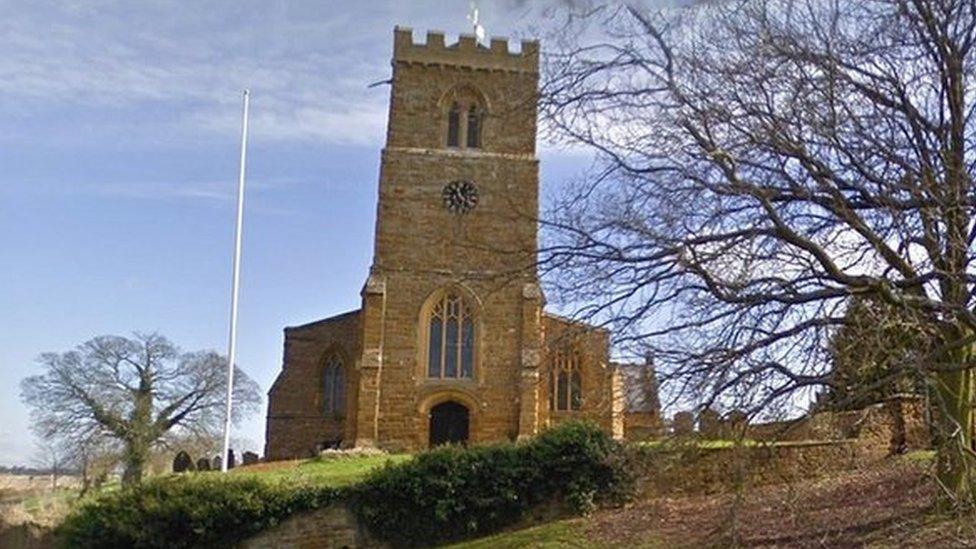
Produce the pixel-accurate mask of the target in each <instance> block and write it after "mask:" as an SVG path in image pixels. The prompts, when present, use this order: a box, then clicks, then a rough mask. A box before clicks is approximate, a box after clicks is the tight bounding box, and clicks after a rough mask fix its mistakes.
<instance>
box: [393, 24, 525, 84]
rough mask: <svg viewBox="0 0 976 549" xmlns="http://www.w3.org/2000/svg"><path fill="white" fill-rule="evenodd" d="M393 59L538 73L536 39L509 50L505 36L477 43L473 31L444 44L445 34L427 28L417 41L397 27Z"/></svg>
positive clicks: (409, 33)
mask: <svg viewBox="0 0 976 549" xmlns="http://www.w3.org/2000/svg"><path fill="white" fill-rule="evenodd" d="M393 33H394V40H393V62H394V63H397V62H402V63H423V64H427V65H461V66H465V67H470V68H473V69H485V70H500V71H516V72H532V73H537V72H539V42H538V41H535V40H522V42H521V51H519V52H512V51H510V50H509V48H508V39H507V38H501V37H492V38H491V41H490V46H484V45H482V44H480V43H478V41H477V39H476V38H475V36H474V35H473V34H462V35H460V37H459V39H458V41H457V42H456V43H454V44H450V45H448V44H446V43H445V40H444V33H443V32H439V31H428V32H427V40H426V42H423V43H417V42H414V40H413V30H412V29H410V28H409V27H396V29H394V31H393Z"/></svg>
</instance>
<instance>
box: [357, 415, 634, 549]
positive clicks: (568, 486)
mask: <svg viewBox="0 0 976 549" xmlns="http://www.w3.org/2000/svg"><path fill="white" fill-rule="evenodd" d="M619 450H620V448H619V445H618V444H617V443H615V442H614V441H613V440H611V439H610V438H609V437H608V436H607V435H606V434H605V433H604V432H603V431H601V430H600V429H599V428H597V427H596V426H593V425H591V424H586V423H569V424H564V425H562V426H560V427H558V428H555V429H551V430H549V431H547V432H545V433H543V434H542V435H540V436H539V437H536V438H535V439H533V440H531V441H528V442H525V443H517V444H500V445H495V446H483V447H474V448H470V449H463V448H458V447H446V448H439V449H435V450H432V451H429V452H426V453H423V454H420V455H419V456H417V458H416V459H414V460H411V461H409V462H405V463H402V464H397V465H388V466H386V467H385V468H383V469H379V470H377V471H374V472H373V473H372V474H370V475H369V476H368V477H367V478H366V480H365V481H364V482H362V483H361V484H359V485H357V486H355V487H353V488H352V489H351V491H350V503H351V505H352V508H353V510H354V511H355V512H356V514H357V515H358V516H359V519H360V520H361V521H362V522H363V523H364V524H365V525H366V526H367V527H368V528H369V529H370V530H371V531H372V533H373V534H374V535H376V536H377V537H379V538H380V539H383V540H385V541H389V542H391V543H393V544H394V545H397V546H402V545H408V546H409V545H413V546H416V545H429V544H432V543H437V542H444V541H450V540H455V539H461V538H465V537H469V536H475V535H483V534H487V533H490V532H494V531H497V530H499V529H501V528H503V527H505V526H508V525H511V524H513V523H515V522H517V521H518V520H520V519H521V518H522V517H524V516H525V514H526V513H527V511H529V510H530V509H531V508H532V507H534V506H536V505H538V504H542V503H548V502H550V501H553V500H557V501H562V502H566V503H569V504H571V505H573V506H574V508H575V509H576V511H578V512H588V511H589V510H591V509H592V508H593V506H594V505H596V504H597V503H619V502H622V501H624V500H626V499H627V498H628V496H629V495H630V486H631V484H632V480H633V479H632V477H631V476H630V474H629V473H628V470H627V468H626V467H625V466H624V462H623V461H621V460H620V459H619V458H618V456H619V455H620V452H619Z"/></svg>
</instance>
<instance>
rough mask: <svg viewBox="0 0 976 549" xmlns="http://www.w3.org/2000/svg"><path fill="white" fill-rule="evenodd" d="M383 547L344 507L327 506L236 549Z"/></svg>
mask: <svg viewBox="0 0 976 549" xmlns="http://www.w3.org/2000/svg"><path fill="white" fill-rule="evenodd" d="M353 547H363V548H366V547H369V548H379V547H386V545H385V544H383V543H380V542H378V541H376V540H375V539H373V538H372V537H370V536H369V534H368V532H366V530H365V529H364V528H362V527H361V526H360V525H359V522H358V521H357V520H356V516H355V515H354V514H353V513H352V511H350V510H349V508H348V507H346V506H345V505H343V504H335V505H330V506H329V507H325V508H324V509H318V510H315V511H310V512H307V513H300V514H298V515H295V516H293V517H291V518H288V519H286V520H284V521H283V522H282V523H281V524H279V525H278V526H275V527H273V528H269V529H267V530H265V531H264V532H261V533H260V534H258V535H256V536H254V537H251V538H248V539H247V540H245V541H243V542H242V543H240V544H239V545H238V548H239V549H340V548H353Z"/></svg>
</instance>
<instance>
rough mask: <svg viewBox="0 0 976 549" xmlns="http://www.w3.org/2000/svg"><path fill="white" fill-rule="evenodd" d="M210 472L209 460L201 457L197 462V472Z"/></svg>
mask: <svg viewBox="0 0 976 549" xmlns="http://www.w3.org/2000/svg"><path fill="white" fill-rule="evenodd" d="M209 470H210V460H209V459H207V458H205V457H202V458H200V459H198V460H197V471H209Z"/></svg>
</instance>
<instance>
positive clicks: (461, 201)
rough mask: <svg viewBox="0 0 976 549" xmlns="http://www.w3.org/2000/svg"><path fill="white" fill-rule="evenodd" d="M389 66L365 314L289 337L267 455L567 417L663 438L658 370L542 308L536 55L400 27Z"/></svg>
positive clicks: (497, 435) (494, 432)
mask: <svg viewBox="0 0 976 549" xmlns="http://www.w3.org/2000/svg"><path fill="white" fill-rule="evenodd" d="M392 64H393V76H392V79H391V93H390V105H389V120H388V125H387V135H386V144H385V147H384V148H383V151H382V154H381V162H380V174H379V193H378V204H377V210H376V229H375V240H374V247H373V263H372V266H371V268H370V270H369V273H368V276H366V281H365V284H364V285H363V287H362V290H361V294H360V295H361V298H362V302H361V303H362V304H361V307H360V308H359V309H357V310H354V311H349V312H345V313H342V314H338V315H335V316H330V317H328V318H324V319H321V320H317V321H314V322H310V323H308V324H304V325H301V326H294V327H289V328H286V329H285V334H284V336H285V337H284V359H283V367H282V370H281V372H280V374H279V375H278V377H277V379H276V380H275V382H274V384H273V385H272V387H271V389H270V391H269V400H268V417H267V432H266V447H265V455H266V456H267V458H268V459H271V460H276V459H290V458H298V457H306V456H309V455H314V454H315V453H317V452H319V451H321V450H322V449H325V448H350V447H376V448H381V449H385V450H389V451H396V452H399V451H417V450H422V449H426V448H428V447H432V446H436V445H439V444H444V443H461V444H479V443H490V442H500V441H509V440H516V439H519V438H524V437H529V436H532V435H534V434H536V433H538V432H539V431H540V430H542V429H545V428H546V427H547V426H551V425H554V424H558V423H559V422H561V421H565V420H568V419H588V420H591V421H593V422H595V423H597V424H598V425H600V426H601V427H602V428H603V429H605V430H606V431H607V432H608V433H611V434H612V435H613V436H614V437H618V438H622V437H624V436H625V435H628V434H629V433H628V432H627V430H628V428H630V427H631V426H633V430H634V432H637V431H640V430H642V429H643V430H645V431H646V430H649V429H653V426H654V425H655V424H656V422H658V421H659V415H660V411H659V406H658V405H657V404H649V403H651V402H655V403H656V387H654V385H653V383H647V382H646V379H645V378H646V376H645V375H644V374H643V373H642V372H645V371H647V370H649V369H650V367H649V365H646V366H645V365H617V364H613V363H611V362H610V355H609V340H610V338H609V333H607V331H605V330H603V329H599V328H594V327H591V326H588V325H585V324H582V323H579V322H575V321H572V320H569V319H565V318H562V317H559V316H557V315H554V314H550V313H547V312H546V311H545V309H544V307H545V298H544V295H543V292H542V290H541V287H540V284H539V279H538V273H537V270H536V267H535V263H536V256H537V250H538V215H539V160H538V158H537V157H536V116H537V101H538V82H539V44H538V42H535V41H523V42H522V43H521V47H520V48H519V51H517V52H513V51H510V50H509V44H508V40H507V39H498V38H493V39H491V40H490V42H489V44H488V45H484V44H482V43H480V42H479V41H478V40H477V39H476V38H475V37H474V36H473V35H461V36H460V38H459V40H458V42H457V43H455V44H451V45H447V44H445V38H444V35H443V34H442V33H438V32H429V33H427V36H426V40H425V41H424V42H423V43H417V42H415V41H414V39H413V35H412V31H411V30H410V29H407V28H399V27H398V28H397V29H395V31H394V43H393V62H392ZM628 372H630V373H629V374H628ZM635 372H636V374H635ZM628 384H630V385H631V386H627V385H628ZM650 393H653V394H650ZM635 395H636V397H635ZM645 397H648V398H645Z"/></svg>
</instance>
